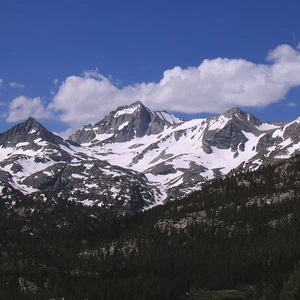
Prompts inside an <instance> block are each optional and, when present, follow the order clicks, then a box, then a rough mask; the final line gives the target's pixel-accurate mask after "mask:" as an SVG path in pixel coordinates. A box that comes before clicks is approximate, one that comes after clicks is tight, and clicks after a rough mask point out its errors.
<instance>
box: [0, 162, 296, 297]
mask: <svg viewBox="0 0 300 300" xmlns="http://www.w3.org/2000/svg"><path fill="white" fill-rule="evenodd" d="M0 215H1V218H0V300H2V298H3V299H34V300H40V299H41V300H42V299H43V300H44V299H62V297H64V298H65V299H105V300H109V299H138V300H139V299H141V300H142V299H143V300H144V299H151V300H152V299H158V300H159V299H172V300H174V299H175V300H176V299H182V298H181V297H182V295H185V294H186V293H187V292H188V291H190V290H191V288H196V289H209V290H223V289H235V288H236V287H238V286H255V292H253V293H251V295H250V294H247V293H245V297H247V298H246V299H254V296H255V295H256V297H257V299H258V298H259V297H263V298H262V299H279V295H280V293H281V296H280V297H281V298H280V299H281V300H285V299H288V298H284V297H287V296H285V295H290V294H288V293H289V291H290V290H291V289H293V290H294V289H295V290H296V289H297V288H299V276H298V275H297V274H298V273H297V272H295V273H294V275H292V277H291V279H290V280H289V281H288V278H289V276H290V274H291V272H292V270H294V268H295V266H297V265H298V263H299V261H300V247H299V245H300V162H299V157H295V158H293V159H291V160H289V161H286V162H281V163H279V164H276V165H269V166H266V167H263V168H261V169H259V170H257V171H255V172H246V173H244V174H239V175H236V176H234V175H231V176H227V177H226V178H224V179H218V180H215V181H212V182H208V183H207V184H205V185H204V186H203V189H202V190H201V191H199V192H194V193H192V194H190V195H188V196H187V197H185V198H184V199H181V200H177V201H174V202H170V203H167V204H165V205H163V206H158V207H155V208H153V209H151V210H149V211H146V212H144V213H137V214H134V215H126V216H122V217H115V215H116V211H113V210H107V209H106V210H103V209H101V208H99V207H83V206H82V205H80V204H78V203H75V202H73V201H68V200H67V199H60V198H59V199H55V197H54V195H53V200H51V201H47V202H43V201H33V200H31V199H30V198H24V199H21V198H20V200H19V201H18V202H17V203H16V204H15V206H13V207H11V206H10V205H9V203H6V202H5V201H4V200H2V202H1V200H0ZM285 282H287V283H286V284H285ZM283 286H284V289H283V291H282V292H281V290H282V287H283ZM297 291H298V290H297ZM295 295H298V294H295ZM1 297H2V298H1ZM288 297H289V296H288ZM289 299H290V298H289ZM291 299H293V298H291ZM295 299H297V298H295Z"/></svg>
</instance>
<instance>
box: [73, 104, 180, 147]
mask: <svg viewBox="0 0 300 300" xmlns="http://www.w3.org/2000/svg"><path fill="white" fill-rule="evenodd" d="M182 122H183V121H182V120H181V119H178V118H176V117H175V116H174V115H171V114H168V113H167V112H165V111H162V112H152V111H151V110H149V109H148V108H147V107H145V106H144V105H143V104H142V103H141V102H135V103H133V104H132V105H129V106H121V107H119V108H118V109H117V110H116V111H112V112H110V113H109V114H108V115H107V116H105V118H104V119H103V120H102V121H100V122H98V123H96V124H95V125H94V126H92V125H91V124H89V125H87V126H84V128H83V129H82V130H78V131H77V132H76V133H75V134H73V135H71V136H70V138H69V139H70V140H71V141H74V142H77V143H79V144H85V143H90V142H93V143H94V144H96V143H97V142H98V141H101V142H102V141H105V142H106V143H114V142H127V141H130V140H132V139H134V138H141V137H144V136H145V135H146V136H148V135H153V134H154V135H155V134H159V133H161V132H162V131H163V130H164V129H165V127H169V126H171V125H173V124H179V123H182Z"/></svg>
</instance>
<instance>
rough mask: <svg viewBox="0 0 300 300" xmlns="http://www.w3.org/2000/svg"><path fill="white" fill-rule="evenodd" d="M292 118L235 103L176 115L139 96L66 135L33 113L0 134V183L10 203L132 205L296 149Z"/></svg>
mask: <svg viewBox="0 0 300 300" xmlns="http://www.w3.org/2000/svg"><path fill="white" fill-rule="evenodd" d="M299 132H300V118H298V119H297V120H295V121H293V122H290V123H273V124H270V123H263V122H261V121H260V120H259V119H257V118H256V117H254V116H253V115H251V114H248V113H245V112H243V111H241V110H240V109H238V108H233V109H230V110H228V111H226V112H225V113H224V114H222V115H218V116H214V117H209V118H205V119H193V120H189V121H184V120H182V119H180V118H177V117H175V116H174V115H172V114H169V113H167V112H166V111H151V110H150V109H148V108H147V107H145V106H144V105H143V104H142V103H141V102H135V103H133V104H131V105H129V106H122V107H119V108H117V110H116V111H112V112H110V113H109V114H108V115H107V116H105V118H104V119H103V120H101V121H99V122H98V123H96V124H93V125H91V124H89V125H86V126H84V127H83V128H82V129H81V130H78V131H77V132H75V133H74V134H72V135H71V136H70V137H69V138H68V139H67V140H64V139H62V138H61V137H59V136H57V135H55V134H53V133H51V132H50V131H48V130H47V129H45V128H44V127H43V126H42V125H41V124H40V123H38V122H37V121H36V120H34V119H33V118H29V119H28V120H27V121H25V122H24V123H21V124H18V125H16V126H14V127H13V128H11V129H10V130H8V131H6V132H4V133H2V134H0V190H1V194H2V197H3V198H4V199H10V200H11V205H14V203H15V201H17V200H18V198H20V197H23V196H24V195H27V197H28V198H30V199H33V200H35V199H36V200H43V201H46V200H49V199H50V198H51V199H52V198H56V197H62V198H67V199H69V200H74V201H76V202H80V203H82V204H84V205H85V206H94V205H96V206H101V207H105V208H108V207H113V208H116V209H117V210H118V212H119V213H121V214H123V213H125V212H134V211H140V210H144V209H146V208H149V207H152V206H155V205H157V204H162V203H164V202H166V201H169V200H173V199H175V198H178V197H182V196H184V195H186V194H187V193H189V192H191V191H194V190H197V189H201V185H202V184H203V183H204V182H206V181H208V180H210V179H213V178H216V177H220V176H223V175H225V174H228V173H230V172H241V171H246V170H256V169H257V168H258V167H259V166H261V165H263V164H266V163H270V162H271V163H272V162H275V161H278V160H281V159H285V158H289V157H291V156H293V155H295V154H296V153H299V152H300V151H299V150H300V136H299Z"/></svg>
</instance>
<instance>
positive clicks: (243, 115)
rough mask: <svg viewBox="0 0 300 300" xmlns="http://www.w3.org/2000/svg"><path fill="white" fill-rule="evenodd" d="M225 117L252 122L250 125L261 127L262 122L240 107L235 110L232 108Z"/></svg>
mask: <svg viewBox="0 0 300 300" xmlns="http://www.w3.org/2000/svg"><path fill="white" fill-rule="evenodd" d="M223 116H225V117H227V118H230V119H232V118H234V117H237V118H239V119H240V120H244V121H247V122H250V123H254V124H255V125H261V124H262V123H261V121H260V120H259V119H257V118H256V117H254V116H253V115H251V114H249V113H246V112H244V111H242V110H241V109H240V108H238V107H234V108H231V109H229V110H227V111H226V112H225V113H224V114H223Z"/></svg>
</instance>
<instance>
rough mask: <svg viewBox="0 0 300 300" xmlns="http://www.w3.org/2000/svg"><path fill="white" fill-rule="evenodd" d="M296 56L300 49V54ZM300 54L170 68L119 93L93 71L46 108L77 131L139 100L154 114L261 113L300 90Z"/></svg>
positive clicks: (282, 50) (281, 51)
mask: <svg viewBox="0 0 300 300" xmlns="http://www.w3.org/2000/svg"><path fill="white" fill-rule="evenodd" d="M299 50H300V49H299ZM299 50H297V49H293V48H292V47H290V46H288V45H280V46H278V47H276V48H275V49H274V50H272V51H270V52H269V54H268V56H267V63H266V64H255V63H253V62H250V61H247V60H244V59H227V58H216V59H206V60H204V61H203V62H202V63H201V64H200V65H199V66H198V67H189V68H186V69H182V68H181V67H174V68H173V69H170V70H166V71H165V72H164V73H163V76H162V79H161V80H160V81H159V82H158V83H154V82H149V83H138V84H135V85H128V86H124V87H122V88H118V87H116V86H115V85H113V84H112V83H111V80H110V78H105V77H104V76H102V75H101V74H99V73H98V71H97V70H95V71H87V72H85V73H84V74H83V76H70V77H68V78H67V79H66V80H65V81H64V82H63V83H62V84H61V86H60V88H59V90H58V92H57V94H56V95H55V97H54V99H53V102H52V103H51V104H50V106H49V108H51V109H52V110H54V111H56V113H58V114H59V118H60V120H61V121H63V122H65V123H67V124H69V125H71V126H74V127H78V126H81V125H83V124H86V123H90V122H96V121H99V120H101V119H102V118H103V117H104V115H105V114H107V113H108V112H109V111H111V110H114V109H116V108H117V107H118V106H119V105H125V104H130V103H132V102H134V101H137V100H140V101H142V102H143V103H144V104H145V105H146V106H148V107H149V108H151V109H154V110H162V109H167V110H169V111H177V112H184V113H200V112H207V113H221V112H224V111H225V110H227V109H229V108H232V107H236V106H239V107H264V106H267V105H269V104H271V103H274V102H278V101H280V100H282V99H284V97H285V95H286V94H287V92H288V91H289V90H290V89H291V88H293V87H296V86H299V85H300V54H299Z"/></svg>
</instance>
